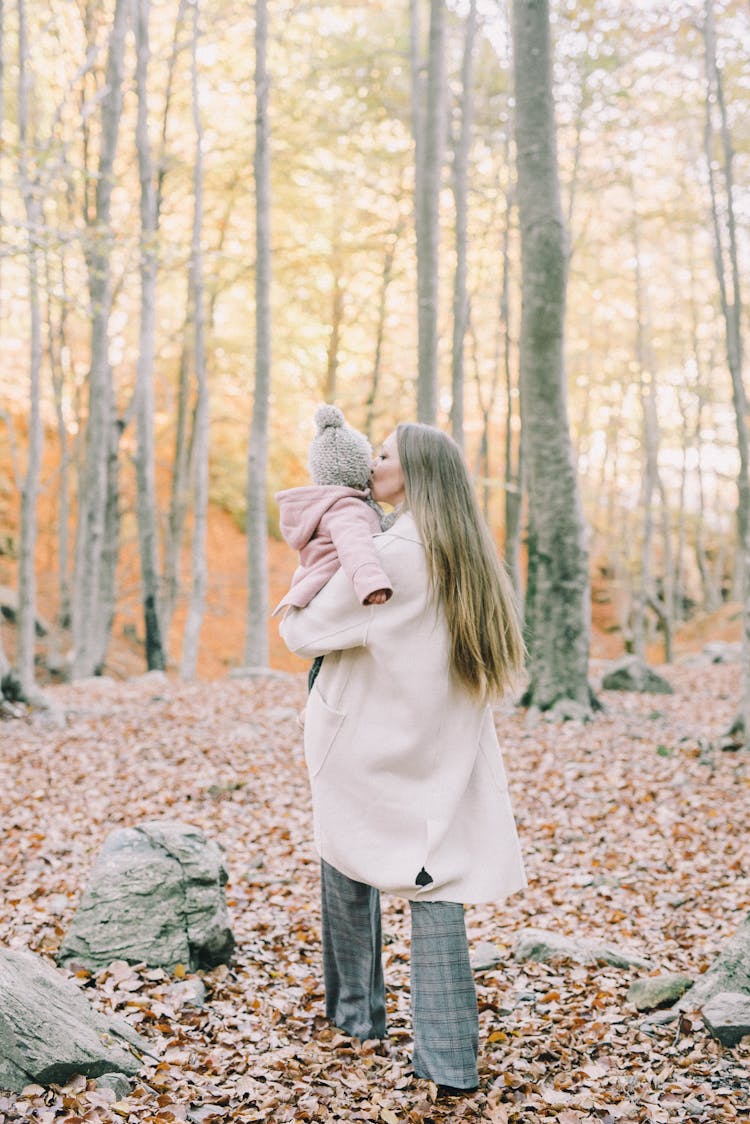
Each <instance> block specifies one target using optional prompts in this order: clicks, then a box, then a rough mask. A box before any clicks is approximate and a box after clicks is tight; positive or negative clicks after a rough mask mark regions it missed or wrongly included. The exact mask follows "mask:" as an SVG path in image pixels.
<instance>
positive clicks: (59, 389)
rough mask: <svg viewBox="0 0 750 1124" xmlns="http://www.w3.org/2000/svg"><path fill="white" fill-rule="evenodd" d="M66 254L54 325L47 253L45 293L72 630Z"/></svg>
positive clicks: (65, 599) (60, 536) (61, 581)
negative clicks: (69, 571) (66, 356)
mask: <svg viewBox="0 0 750 1124" xmlns="http://www.w3.org/2000/svg"><path fill="white" fill-rule="evenodd" d="M63 254H64V251H63V250H62V249H61V251H60V319H59V322H58V323H57V324H55V323H54V315H53V311H52V309H53V302H52V293H53V289H54V281H53V276H52V268H51V263H50V255H49V252H48V251H45V255H44V262H45V289H46V293H47V337H48V351H49V366H50V375H51V377H52V392H53V397H54V403H55V420H56V422H57V439H58V442H59V445H60V490H59V495H58V504H57V523H58V529H57V570H58V597H59V601H60V608H59V610H58V614H57V622H58V624H59V625H60V626H61V627H62V628H70V578H69V573H68V570H69V566H70V532H69V522H70V450H69V448H68V427H67V425H66V422H65V410H64V405H63V397H64V387H65V366H64V362H63V355H64V354H65V351H66V348H67V343H66V334H65V326H66V320H67V315H68V293H67V283H66V276H65V259H64V256H63Z"/></svg>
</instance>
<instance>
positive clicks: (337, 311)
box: [256, 46, 344, 402]
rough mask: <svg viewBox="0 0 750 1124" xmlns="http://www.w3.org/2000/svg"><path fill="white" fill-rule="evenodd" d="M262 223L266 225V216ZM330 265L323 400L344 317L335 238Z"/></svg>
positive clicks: (333, 374) (330, 396)
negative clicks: (331, 270) (330, 286)
mask: <svg viewBox="0 0 750 1124" xmlns="http://www.w3.org/2000/svg"><path fill="white" fill-rule="evenodd" d="M256 50H257V46H256ZM256 151H257V149H256ZM259 222H260V220H259ZM263 225H264V226H266V225H268V218H267V217H266V219H265V223H264V224H263ZM332 265H333V290H332V295H331V334H330V335H329V337H328V348H327V353H326V380H325V387H324V389H323V401H324V402H335V401H336V393H337V389H338V387H337V380H338V371H339V347H340V345H341V323H342V321H343V319H344V286H343V284H342V280H341V261H340V258H339V250H338V246H337V245H336V242H335V239H334V251H333V262H332ZM256 281H257V274H256Z"/></svg>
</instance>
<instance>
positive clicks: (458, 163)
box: [451, 0, 477, 448]
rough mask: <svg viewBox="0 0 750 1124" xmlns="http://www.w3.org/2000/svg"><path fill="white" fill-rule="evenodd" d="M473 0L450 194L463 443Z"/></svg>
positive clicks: (454, 425)
mask: <svg viewBox="0 0 750 1124" xmlns="http://www.w3.org/2000/svg"><path fill="white" fill-rule="evenodd" d="M476 24H477V5H476V0H471V3H470V4H469V14H468V15H467V17H466V32H465V37H464V52H463V59H462V62H461V125H460V130H459V135H458V141H457V143H456V147H455V152H454V155H453V198H454V201H455V207H456V272H455V276H454V281H453V351H452V364H451V433H452V435H453V439H454V440H455V441H456V442H457V443H458V444H459V445H460V446H461V448H463V446H464V339H465V336H466V326H467V323H468V318H469V295H468V290H467V284H466V275H467V269H468V266H467V255H468V229H467V228H468V201H469V151H470V148H471V134H472V125H473V112H474V40H475V33H476Z"/></svg>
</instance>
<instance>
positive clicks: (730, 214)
mask: <svg viewBox="0 0 750 1124" xmlns="http://www.w3.org/2000/svg"><path fill="white" fill-rule="evenodd" d="M704 37H705V43H706V83H707V90H706V136H705V142H706V163H707V166H708V182H709V190H710V194H711V218H712V225H713V236H714V261H715V263H716V277H717V280H718V283H719V297H720V301H721V312H722V318H723V320H724V338H725V342H726V352H727V365H728V367H729V373H730V376H731V379H732V400H733V403H734V413H735V420H736V425H737V448H738V452H739V461H740V466H739V474H738V477H737V551H738V564H739V565H738V569H739V573H740V582H741V596H742V687H741V699H740V709H739V714H738V717H737V720H736V721H735V723H734V726H733V732H735V733H738V734H739V736H740V739H741V741H742V744H743V745H745V746H746V747H750V476H749V475H748V472H749V471H750V440H749V438H748V429H747V397H746V393H745V384H744V379H743V370H742V367H743V356H742V323H741V317H742V293H741V288H740V270H739V254H738V250H737V227H736V219H735V211H734V172H733V159H734V152H733V149H732V138H731V134H730V131H729V122H728V117H727V110H726V103H725V100H724V87H723V79H722V74H721V70H720V68H719V66H718V63H717V59H716V40H715V29H714V7H713V0H706V18H705V23H704ZM714 105H715V106H716V108H717V109H718V113H719V129H720V141H721V154H722V176H723V180H724V192H723V196H724V197H723V199H722V206H721V208H720V205H719V200H718V185H717V183H716V174H715V172H714V151H713V147H714V146H713V138H714V128H713V114H714ZM722 214H723V215H725V220H724V222H725V229H723V226H722V218H721V215H722ZM725 239H726V247H725V244H724V243H725Z"/></svg>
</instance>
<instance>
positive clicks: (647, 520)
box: [632, 201, 658, 659]
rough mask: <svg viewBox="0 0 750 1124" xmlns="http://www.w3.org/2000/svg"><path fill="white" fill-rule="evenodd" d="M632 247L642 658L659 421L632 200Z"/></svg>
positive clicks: (638, 646)
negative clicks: (649, 366) (638, 404)
mask: <svg viewBox="0 0 750 1124" xmlns="http://www.w3.org/2000/svg"><path fill="white" fill-rule="evenodd" d="M633 250H634V255H635V307H636V317H635V330H636V340H635V348H636V361H637V363H638V385H639V393H640V401H641V453H642V466H641V502H640V507H641V519H642V526H641V549H640V560H639V565H638V570H637V575H638V576H637V581H636V582H634V597H633V606H632V631H633V651H634V652H635V654H636V655H637V656H639V657H640V658H641V659H645V656H646V643H647V640H648V636H647V632H648V619H647V616H646V610H647V608H648V604H649V597H650V594H651V586H652V579H651V543H652V537H653V527H654V520H653V510H652V506H651V504H652V500H653V495H654V489H655V487H656V473H657V442H658V422H657V419H656V407H655V404H654V377H655V376H654V372H653V371H651V370H649V371H646V369H645V367H646V360H645V350H646V343H645V326H644V322H643V318H644V313H643V284H642V280H641V252H640V237H639V229H638V217H637V213H636V208H635V201H634V203H633Z"/></svg>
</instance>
